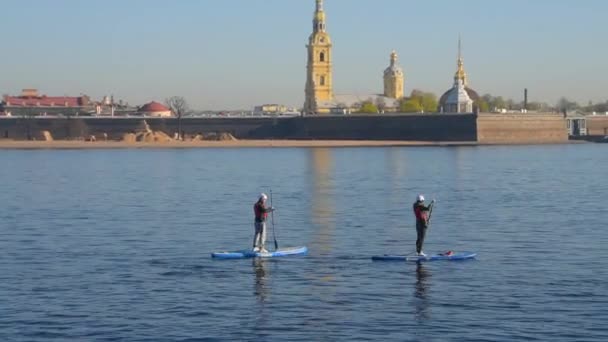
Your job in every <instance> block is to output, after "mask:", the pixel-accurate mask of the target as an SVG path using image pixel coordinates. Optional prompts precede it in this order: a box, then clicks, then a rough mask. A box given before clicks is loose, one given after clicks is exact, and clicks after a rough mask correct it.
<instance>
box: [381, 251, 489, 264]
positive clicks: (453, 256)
mask: <svg viewBox="0 0 608 342" xmlns="http://www.w3.org/2000/svg"><path fill="white" fill-rule="evenodd" d="M476 256H477V253H473V252H451V253H450V252H446V253H437V254H429V255H427V256H419V255H415V254H412V255H393V254H385V255H377V256H373V257H372V260H373V261H413V262H426V261H439V260H447V261H458V260H467V259H474V258H475V257H476Z"/></svg>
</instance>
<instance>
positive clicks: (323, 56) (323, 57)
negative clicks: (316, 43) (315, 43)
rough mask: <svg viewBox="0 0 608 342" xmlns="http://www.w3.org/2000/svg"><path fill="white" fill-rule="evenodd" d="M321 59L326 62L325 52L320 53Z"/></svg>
mask: <svg viewBox="0 0 608 342" xmlns="http://www.w3.org/2000/svg"><path fill="white" fill-rule="evenodd" d="M319 60H320V61H321V62H325V52H321V54H319Z"/></svg>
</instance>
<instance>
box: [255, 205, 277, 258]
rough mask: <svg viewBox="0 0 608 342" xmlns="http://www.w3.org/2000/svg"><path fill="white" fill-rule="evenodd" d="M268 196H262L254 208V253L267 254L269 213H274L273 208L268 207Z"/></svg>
mask: <svg viewBox="0 0 608 342" xmlns="http://www.w3.org/2000/svg"><path fill="white" fill-rule="evenodd" d="M267 199H268V196H266V194H260V197H259V198H258V201H257V202H256V203H255V204H254V206H253V212H254V214H255V222H254V226H255V235H254V237H253V251H254V252H262V253H267V252H268V251H267V250H266V248H265V245H266V218H267V217H268V213H270V212H272V211H274V208H272V207H270V208H269V207H266V200H267Z"/></svg>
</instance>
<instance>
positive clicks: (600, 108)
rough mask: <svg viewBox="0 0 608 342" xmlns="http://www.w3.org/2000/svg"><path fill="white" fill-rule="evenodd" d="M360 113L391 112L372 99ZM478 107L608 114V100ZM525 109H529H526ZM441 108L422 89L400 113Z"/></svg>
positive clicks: (483, 105) (484, 99)
mask: <svg viewBox="0 0 608 342" xmlns="http://www.w3.org/2000/svg"><path fill="white" fill-rule="evenodd" d="M358 107H359V110H358V111H357V112H358V113H366V114H373V113H383V112H384V111H385V109H386V108H387V105H386V103H385V102H384V99H383V98H381V97H379V98H377V99H376V100H375V101H373V100H372V99H368V100H365V101H363V102H361V103H360V104H359V105H358ZM474 107H475V108H477V110H478V111H479V112H500V111H503V110H506V111H522V110H524V109H526V110H527V111H538V112H559V113H564V112H572V111H581V112H585V113H592V112H596V113H604V112H608V100H607V101H605V102H600V103H593V102H591V101H589V103H588V104H587V105H581V104H579V103H577V102H576V101H571V100H569V99H568V98H566V97H562V98H560V99H559V101H558V102H557V103H555V104H550V103H547V102H538V101H532V102H528V103H527V105H526V104H525V103H524V101H515V100H513V99H507V98H504V97H502V96H493V95H491V94H484V95H483V96H481V97H480V98H479V99H477V100H476V101H474ZM524 107H525V108H524ZM438 108H439V100H438V99H437V96H436V95H435V94H434V93H432V92H426V91H422V90H419V89H414V90H412V92H411V94H410V95H409V96H406V97H403V98H401V99H400V100H399V108H397V109H398V112H400V113H435V112H437V111H438Z"/></svg>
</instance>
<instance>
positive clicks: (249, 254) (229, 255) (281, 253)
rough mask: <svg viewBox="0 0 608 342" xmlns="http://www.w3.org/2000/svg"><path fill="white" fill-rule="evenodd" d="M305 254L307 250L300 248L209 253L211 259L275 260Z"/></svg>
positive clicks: (303, 247)
mask: <svg viewBox="0 0 608 342" xmlns="http://www.w3.org/2000/svg"><path fill="white" fill-rule="evenodd" d="M306 253H308V248H306V247H305V246H302V247H287V248H280V249H277V250H276V251H272V252H268V253H261V252H254V251H252V250H251V249H246V250H242V251H234V252H216V253H211V257H212V258H216V259H246V258H276V257H285V256H291V255H305V254H306Z"/></svg>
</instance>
